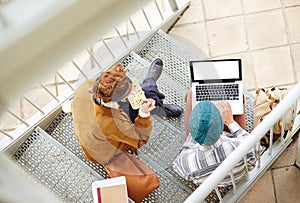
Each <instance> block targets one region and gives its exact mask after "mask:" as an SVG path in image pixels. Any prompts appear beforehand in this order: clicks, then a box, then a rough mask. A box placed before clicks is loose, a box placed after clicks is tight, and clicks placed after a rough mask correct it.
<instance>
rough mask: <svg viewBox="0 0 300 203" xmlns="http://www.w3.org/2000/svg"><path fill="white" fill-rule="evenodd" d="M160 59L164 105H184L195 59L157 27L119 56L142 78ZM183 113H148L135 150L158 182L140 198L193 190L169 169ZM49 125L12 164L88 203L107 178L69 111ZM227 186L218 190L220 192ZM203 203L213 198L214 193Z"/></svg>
mask: <svg viewBox="0 0 300 203" xmlns="http://www.w3.org/2000/svg"><path fill="white" fill-rule="evenodd" d="M155 58H161V59H162V60H163V62H164V69H163V73H162V75H161V77H160V78H159V80H158V82H157V83H158V87H159V89H160V91H161V92H162V93H164V94H165V95H166V99H165V100H164V102H165V103H173V104H177V105H180V106H181V107H183V108H184V107H185V94H186V92H187V90H188V89H189V87H190V75H189V73H190V71H189V63H188V62H189V61H190V60H193V59H199V58H198V57H197V56H196V55H195V54H193V53H192V52H191V51H189V50H188V49H187V48H185V47H184V46H183V45H181V44H179V43H178V42H177V41H176V40H175V39H174V38H172V37H170V36H169V35H167V34H166V33H165V32H163V31H161V30H159V31H157V32H156V33H155V34H154V35H153V37H152V38H151V39H150V40H149V41H148V42H147V43H146V44H145V46H144V47H143V48H142V49H141V50H138V51H135V52H134V51H131V52H130V53H128V55H127V56H126V57H125V58H124V59H122V61H121V62H122V63H123V65H124V67H126V68H128V69H130V72H129V76H130V77H135V78H137V79H138V80H139V82H141V81H142V79H143V78H144V77H145V75H146V74H147V69H148V67H149V65H150V63H151V62H152V61H153V60H154V59H155ZM245 96H246V97H245V112H246V122H247V130H248V131H249V132H250V131H251V130H252V128H253V126H252V123H253V97H252V95H250V94H248V93H247V92H246V93H245ZM184 120H185V115H182V116H181V117H179V118H172V119H164V118H160V117H157V116H153V130H152V135H151V137H150V140H149V142H148V143H147V144H146V145H145V146H143V147H142V148H141V149H140V157H141V159H142V160H143V161H144V162H145V163H147V165H148V166H150V167H151V168H152V169H153V170H154V171H155V172H156V173H157V174H158V177H159V179H160V182H161V185H160V187H159V188H158V189H157V190H155V191H154V192H153V193H152V194H150V195H149V196H148V197H146V198H145V199H144V201H143V202H184V200H185V199H186V198H187V197H188V196H189V195H190V194H191V193H192V192H193V191H194V190H195V189H196V188H197V186H196V185H194V184H193V183H191V182H188V181H185V180H183V179H182V178H180V177H179V176H178V175H177V174H176V173H175V172H174V171H173V170H172V161H173V160H174V158H175V157H176V155H177V154H178V152H179V150H180V148H181V146H182V144H183V142H184V141H185V125H184ZM47 126H48V127H46V128H42V127H36V128H35V129H34V131H33V132H32V133H31V135H30V136H29V137H28V138H27V139H26V140H25V141H24V142H23V143H22V145H21V146H20V147H19V148H18V150H17V151H16V152H15V153H14V154H13V156H12V159H14V160H15V161H16V162H17V164H18V165H19V166H20V168H22V170H24V171H25V172H26V173H27V174H28V175H29V176H32V177H34V178H35V179H36V181H37V182H39V183H40V184H41V185H42V186H43V187H46V188H48V189H50V190H51V191H53V192H54V193H55V194H56V195H57V196H58V197H59V198H60V199H61V200H62V201H63V202H93V197H92V190H91V189H92V186H91V185H92V182H93V181H95V180H101V179H105V178H107V174H106V172H105V170H104V169H103V166H102V165H100V164H94V163H92V162H90V161H88V160H87V159H86V158H85V157H84V155H83V153H82V151H81V149H80V146H79V142H78V141H77V139H76V137H75V134H74V131H73V124H72V116H71V114H68V113H65V112H63V111H62V110H61V111H60V112H59V113H58V114H57V115H56V116H55V118H54V120H53V121H52V122H51V123H50V124H49V125H47ZM229 190H231V187H228V188H219V191H220V193H221V196H225V195H226V193H227V192H228V191H229ZM206 201H207V202H218V201H219V199H218V197H217V194H216V193H215V191H213V192H212V193H211V194H210V195H209V196H208V197H207V198H206Z"/></svg>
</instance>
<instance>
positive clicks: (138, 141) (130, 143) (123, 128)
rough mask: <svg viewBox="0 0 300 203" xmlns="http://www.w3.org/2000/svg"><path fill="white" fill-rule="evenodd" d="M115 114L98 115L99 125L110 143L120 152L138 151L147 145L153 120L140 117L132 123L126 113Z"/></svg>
mask: <svg viewBox="0 0 300 203" xmlns="http://www.w3.org/2000/svg"><path fill="white" fill-rule="evenodd" d="M115 112H116V113H113V114H112V115H113V116H107V115H103V114H98V115H97V123H98V125H99V127H100V129H101V130H102V133H103V134H105V135H106V137H107V139H108V141H109V142H110V143H111V144H113V145H114V146H116V147H117V148H119V149H120V150H126V149H138V148H140V147H142V146H143V145H144V144H146V143H147V141H148V139H149V137H150V135H151V131H152V121H151V118H150V117H147V118H142V117H140V116H138V117H137V118H136V120H135V123H132V122H131V121H130V119H129V117H128V116H127V115H126V114H125V113H124V112H122V111H120V110H115ZM118 112H119V113H118Z"/></svg>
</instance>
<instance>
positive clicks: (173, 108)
mask: <svg viewBox="0 0 300 203" xmlns="http://www.w3.org/2000/svg"><path fill="white" fill-rule="evenodd" d="M163 108H164V110H165V112H166V116H167V117H178V116H180V115H181V114H182V113H183V108H182V107H180V106H177V105H175V104H163Z"/></svg>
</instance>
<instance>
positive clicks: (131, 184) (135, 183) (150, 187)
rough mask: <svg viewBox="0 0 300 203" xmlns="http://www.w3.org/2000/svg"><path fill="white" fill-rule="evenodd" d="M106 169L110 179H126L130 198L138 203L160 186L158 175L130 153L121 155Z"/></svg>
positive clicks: (106, 166)
mask: <svg viewBox="0 0 300 203" xmlns="http://www.w3.org/2000/svg"><path fill="white" fill-rule="evenodd" d="M104 168H105V170H106V172H107V173H108V175H109V177H110V178H113V177H118V176H125V177H126V184H127V190H128V196H129V197H130V198H131V199H132V200H133V201H134V202H136V203H138V202H141V201H142V200H143V199H144V198H145V197H147V196H148V195H149V194H150V193H151V192H153V191H154V190H155V189H156V188H158V187H159V185H160V182H159V179H158V177H157V175H156V173H155V172H154V171H153V170H151V169H150V168H149V167H148V166H147V165H146V164H145V163H143V162H142V161H141V160H140V159H139V158H137V157H136V156H135V155H134V154H131V153H128V152H123V153H121V154H120V155H119V156H118V157H116V158H114V159H113V160H112V161H110V162H109V163H108V164H107V165H105V166H104Z"/></svg>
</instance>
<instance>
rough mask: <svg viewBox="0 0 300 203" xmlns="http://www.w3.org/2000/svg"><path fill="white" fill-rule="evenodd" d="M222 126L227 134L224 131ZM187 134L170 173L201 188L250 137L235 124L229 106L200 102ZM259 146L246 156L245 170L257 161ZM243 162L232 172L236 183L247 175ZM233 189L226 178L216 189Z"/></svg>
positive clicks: (228, 176)
mask: <svg viewBox="0 0 300 203" xmlns="http://www.w3.org/2000/svg"><path fill="white" fill-rule="evenodd" d="M224 124H225V125H226V126H228V128H229V131H230V133H229V132H226V131H223V129H224ZM188 128H189V134H188V136H187V139H186V142H185V143H184V144H183V146H182V148H181V150H180V153H179V155H178V156H177V157H176V159H175V160H174V162H173V170H174V171H175V172H176V173H178V174H179V175H180V176H181V177H182V178H184V179H186V180H188V181H192V182H193V183H195V184H197V185H199V184H201V183H202V182H203V181H204V180H205V179H206V178H207V177H208V176H209V175H210V174H211V173H212V172H213V171H214V170H215V169H216V168H217V167H218V166H219V165H220V164H221V163H222V162H223V161H224V160H225V159H226V157H227V156H228V155H229V154H230V153H231V152H233V151H234V150H235V149H236V148H237V147H238V145H239V144H240V143H241V142H243V140H244V139H245V138H246V137H247V136H248V135H249V133H248V132H246V131H245V130H244V129H243V128H241V126H240V125H239V124H238V123H237V122H236V121H235V120H234V118H233V115H232V110H231V106H230V104H229V103H228V102H220V103H218V104H216V105H215V104H213V103H212V102H210V101H201V102H199V103H198V104H197V105H196V106H195V107H194V108H193V110H192V112H191V113H190V119H189V123H188ZM258 153H259V144H257V145H255V147H254V148H253V149H251V150H250V151H249V152H248V154H247V164H246V165H247V168H248V170H251V169H253V168H254V166H255V163H256V161H257V158H258ZM245 167H246V166H245V164H244V160H240V162H238V163H237V164H236V166H235V167H234V168H233V170H232V172H233V176H234V180H235V182H237V181H239V180H240V179H241V178H242V177H243V176H244V175H245V174H246V173H247V170H246V168H245ZM228 185H232V182H231V178H230V175H229V174H228V175H227V176H226V177H225V178H224V179H223V180H222V181H221V182H220V183H219V186H228Z"/></svg>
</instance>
